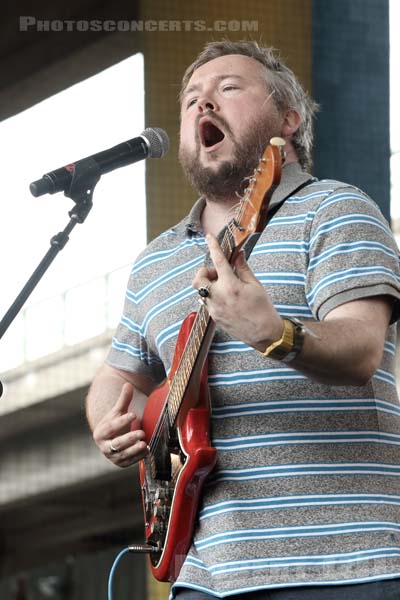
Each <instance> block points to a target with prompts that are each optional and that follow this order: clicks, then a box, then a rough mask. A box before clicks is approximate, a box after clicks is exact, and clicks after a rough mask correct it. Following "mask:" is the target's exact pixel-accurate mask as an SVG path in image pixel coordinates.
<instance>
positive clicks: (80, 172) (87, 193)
mask: <svg viewBox="0 0 400 600" xmlns="http://www.w3.org/2000/svg"><path fill="white" fill-rule="evenodd" d="M100 176H101V173H100V168H99V166H98V164H97V163H96V162H95V161H94V160H93V159H92V158H84V159H83V160H80V161H78V162H77V163H76V164H75V166H74V170H73V174H72V180H71V185H70V187H69V189H68V190H66V191H65V192H64V195H65V196H67V198H71V200H73V201H74V202H75V206H74V207H73V208H72V209H71V210H70V211H69V213H68V215H69V217H70V221H69V223H68V225H67V226H66V227H65V229H64V230H63V231H60V232H59V233H57V234H56V235H55V236H53V237H52V238H51V240H50V248H49V250H48V251H47V253H46V254H45V256H44V257H43V258H42V260H41V261H40V263H39V265H38V266H37V267H36V269H35V270H34V272H33V273H32V275H31V276H30V278H29V279H28V281H27V282H26V284H25V285H24V287H23V288H22V290H21V291H20V293H19V294H18V296H17V297H16V298H15V300H14V302H13V303H12V304H11V306H10V308H9V309H8V310H7V312H6V313H5V315H4V317H3V318H2V320H1V321H0V339H1V338H2V337H3V335H4V334H5V332H6V331H7V329H8V328H9V326H10V325H11V323H12V322H13V321H14V319H15V317H16V316H17V315H18V313H19V311H20V310H21V308H22V307H23V305H24V304H25V302H26V301H27V299H28V298H29V296H30V295H31V293H32V292H33V290H34V289H35V287H36V286H37V284H38V283H39V281H40V280H41V278H42V277H43V275H44V274H45V272H46V271H47V269H48V268H49V266H50V265H51V263H52V262H53V260H54V259H55V257H56V256H57V254H58V253H59V252H60V251H61V250H62V249H63V248H64V247H65V245H66V243H67V242H68V240H69V234H70V233H71V231H72V230H73V228H74V227H75V225H76V224H77V223H83V222H84V221H85V219H86V217H87V216H88V214H89V212H90V210H91V208H92V206H93V203H92V199H93V192H94V188H95V186H96V184H97V183H98V181H99V179H100ZM2 393H3V386H2V383H1V381H0V396H1V395H2Z"/></svg>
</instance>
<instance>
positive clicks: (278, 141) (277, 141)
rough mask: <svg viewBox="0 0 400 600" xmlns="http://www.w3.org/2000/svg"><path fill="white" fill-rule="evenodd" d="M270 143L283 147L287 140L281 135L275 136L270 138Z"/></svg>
mask: <svg viewBox="0 0 400 600" xmlns="http://www.w3.org/2000/svg"><path fill="white" fill-rule="evenodd" d="M269 143H270V144H272V146H278V147H283V146H284V145H285V144H286V142H285V140H284V139H283V138H281V137H273V138H271V139H270V140H269Z"/></svg>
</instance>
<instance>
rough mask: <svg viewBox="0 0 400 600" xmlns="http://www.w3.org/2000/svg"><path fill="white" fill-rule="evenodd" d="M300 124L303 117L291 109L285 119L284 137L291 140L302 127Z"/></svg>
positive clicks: (283, 126)
mask: <svg viewBox="0 0 400 600" xmlns="http://www.w3.org/2000/svg"><path fill="white" fill-rule="evenodd" d="M300 123H301V117H300V115H299V113H298V112H297V111H296V110H294V109H293V108H291V109H289V110H288V111H287V112H286V114H285V116H284V118H283V122H282V137H283V138H291V137H292V136H293V134H294V133H295V132H296V131H297V130H298V128H299V127H300Z"/></svg>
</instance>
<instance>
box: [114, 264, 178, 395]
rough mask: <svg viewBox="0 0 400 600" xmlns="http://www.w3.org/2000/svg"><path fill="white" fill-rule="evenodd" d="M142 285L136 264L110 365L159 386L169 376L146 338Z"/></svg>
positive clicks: (116, 333) (128, 286) (126, 295)
mask: <svg viewBox="0 0 400 600" xmlns="http://www.w3.org/2000/svg"><path fill="white" fill-rule="evenodd" d="M138 261H139V259H138ZM138 261H137V263H138ZM137 263H136V264H137ZM142 285H143V282H142V281H141V276H140V272H138V271H137V270H136V265H134V267H133V269H132V272H131V274H130V276H129V280H128V285H127V288H126V294H125V302H124V307H123V312H122V316H121V320H120V322H119V324H118V327H117V330H116V332H115V335H114V337H113V339H112V344H111V348H110V351H109V353H108V356H107V359H106V362H107V364H109V365H110V366H112V367H115V368H117V369H122V370H123V371H129V372H132V373H137V374H138V375H143V376H145V377H148V378H149V379H151V380H152V381H154V382H155V383H156V384H158V383H161V382H162V381H163V380H164V379H165V376H166V375H165V370H164V366H163V363H162V361H161V359H160V357H159V356H158V353H157V349H156V348H155V347H153V346H152V345H151V343H150V342H149V340H148V338H147V336H146V324H145V321H146V302H138V301H137V299H138V298H139V297H140V293H141V288H142Z"/></svg>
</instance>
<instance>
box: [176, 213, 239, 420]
mask: <svg viewBox="0 0 400 600" xmlns="http://www.w3.org/2000/svg"><path fill="white" fill-rule="evenodd" d="M232 224H233V221H231V223H230V224H229V225H228V226H227V228H226V231H225V233H224V236H223V239H222V241H221V248H222V251H223V252H224V254H225V256H226V258H227V259H228V261H229V262H231V261H232V260H233V257H234V256H235V253H236V250H237V248H236V246H235V243H234V238H233V236H232V235H231V227H232ZM214 330H215V325H214V322H213V320H212V319H211V317H210V315H209V312H208V310H207V306H206V305H205V304H202V305H201V306H200V308H199V310H198V311H197V314H196V318H195V320H194V322H193V326H192V329H191V331H190V334H189V337H188V340H187V342H186V346H185V349H184V351H183V353H182V356H181V360H180V362H179V365H178V368H177V370H176V372H175V374H174V377H173V379H172V381H171V387H170V391H169V394H168V402H167V410H168V418H169V423H170V424H171V425H173V424H174V423H175V421H176V418H177V416H178V413H179V410H180V408H181V405H182V400H183V397H184V394H185V391H186V389H187V386H188V384H189V381H190V378H191V376H192V375H193V373H194V371H195V370H196V371H197V370H201V369H202V367H203V364H204V360H205V358H206V356H207V354H208V351H209V349H210V346H211V342H212V339H213V337H214Z"/></svg>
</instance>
